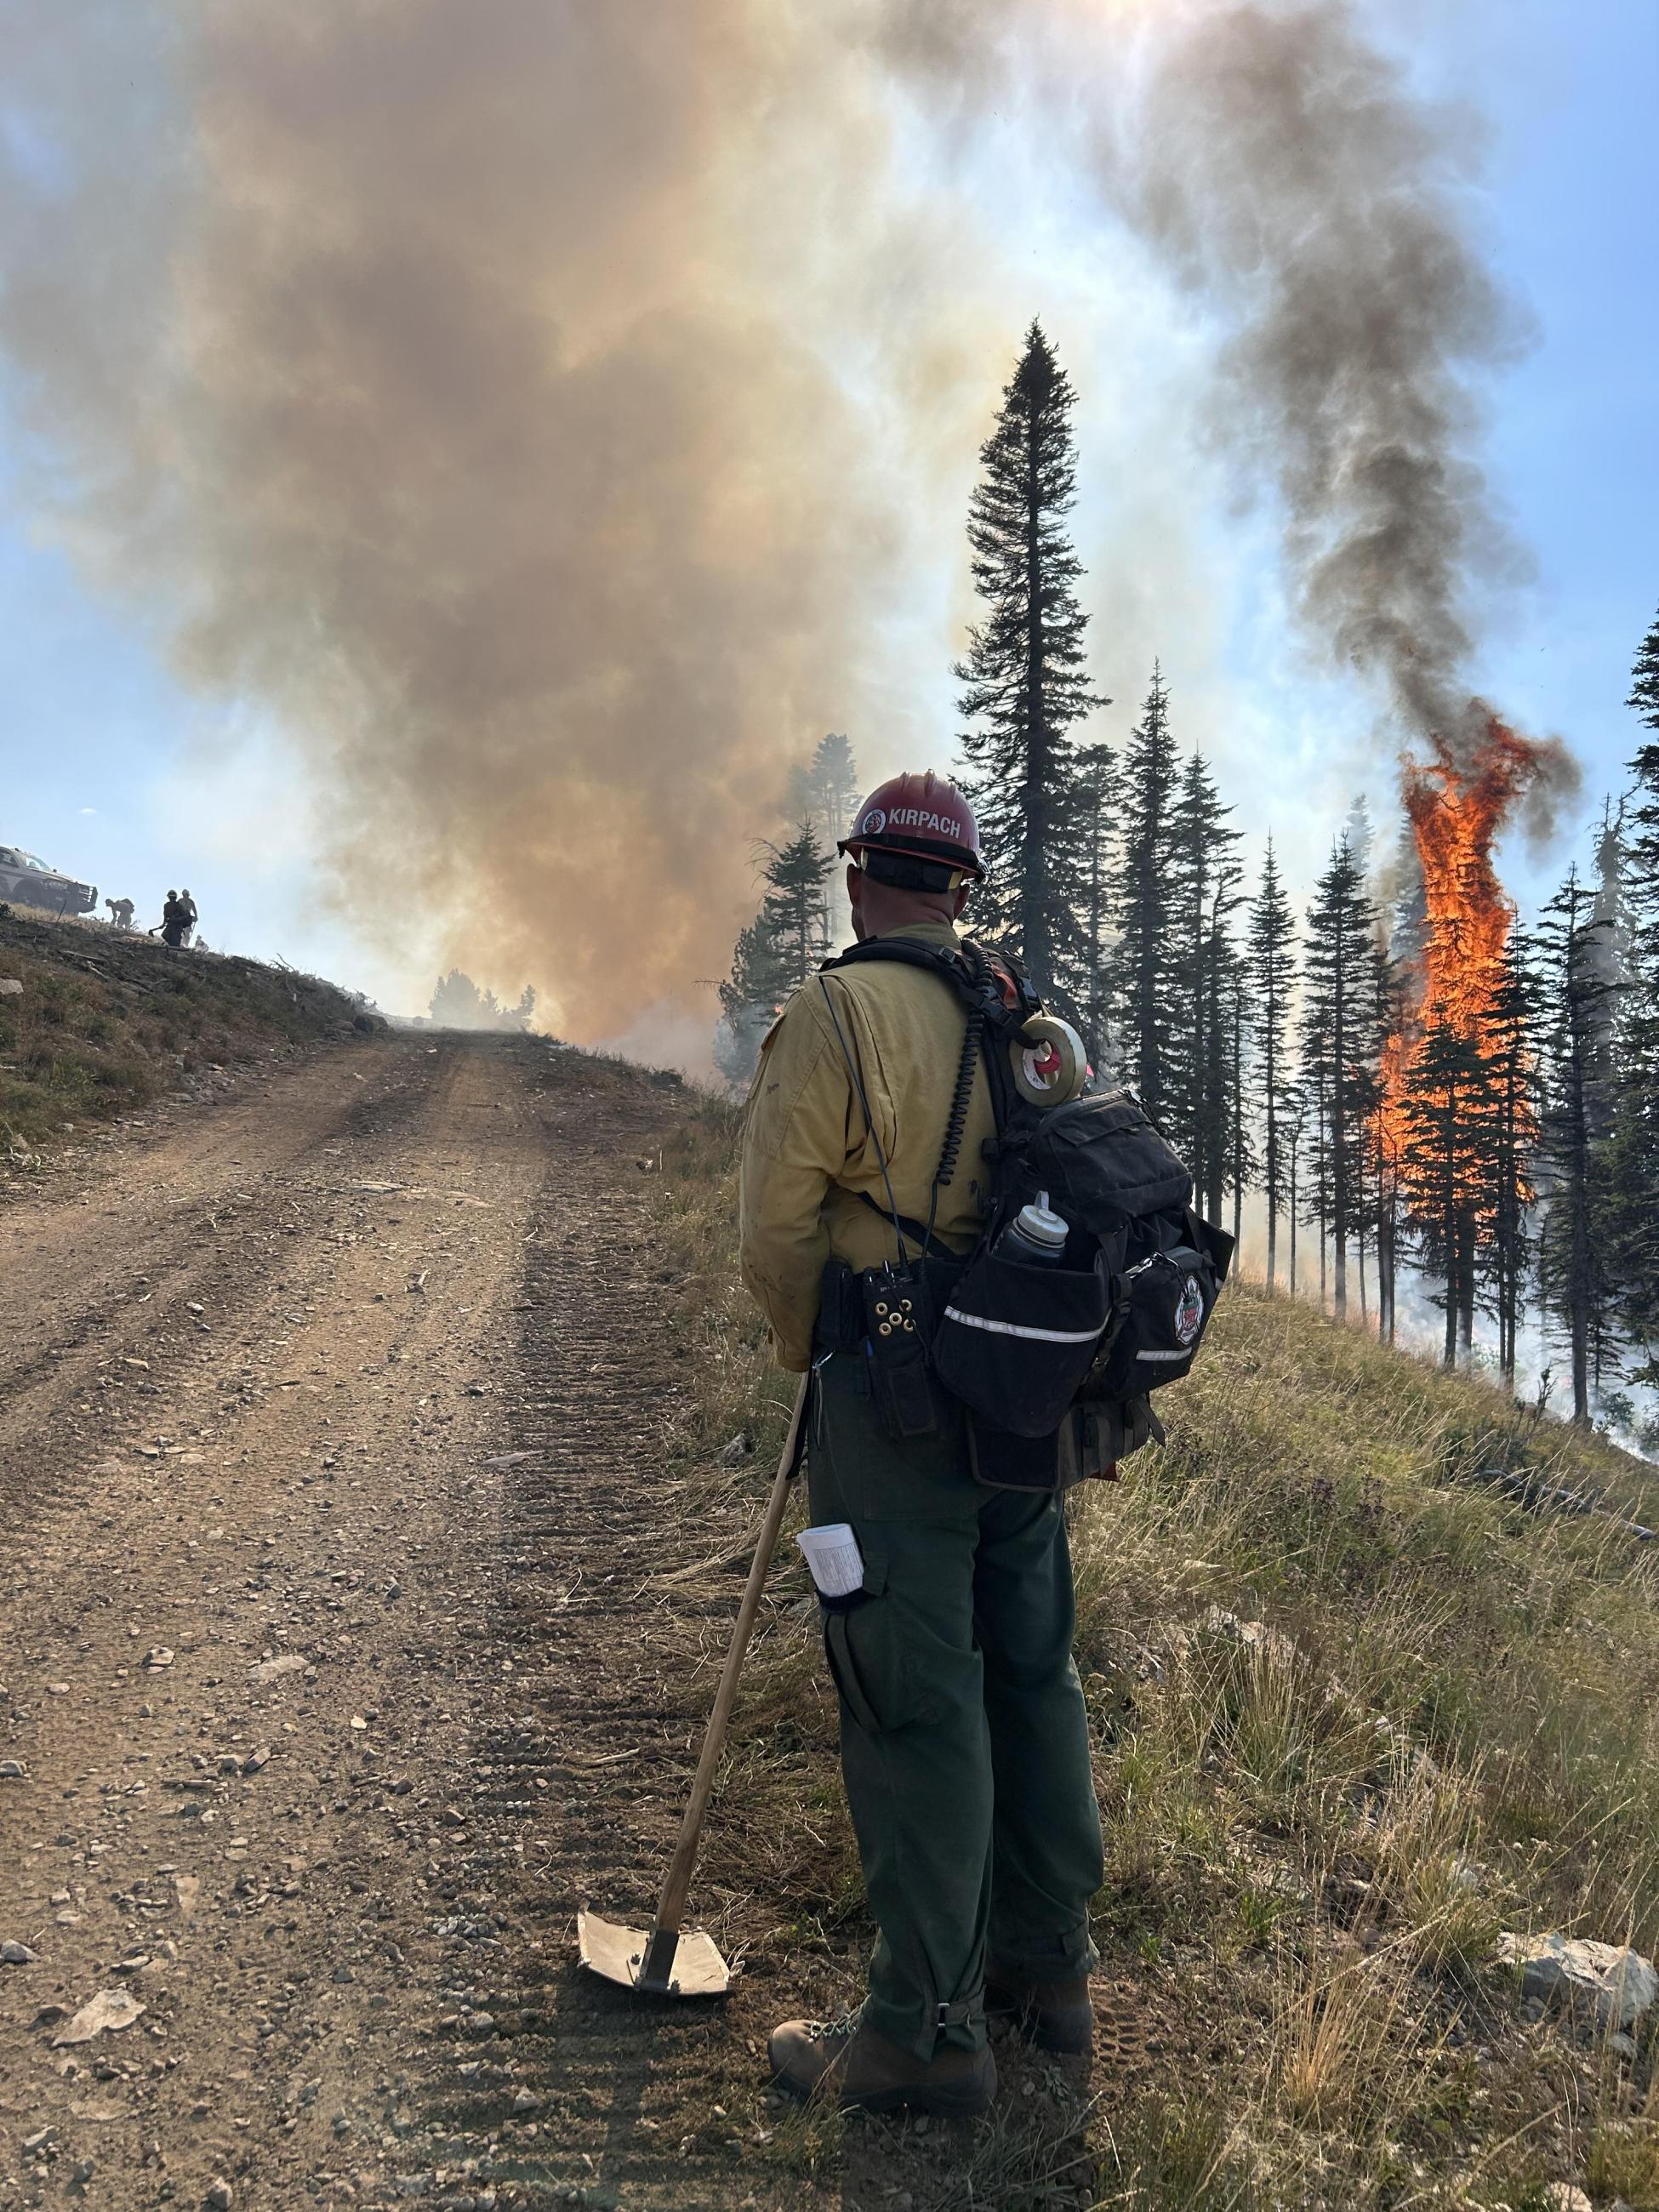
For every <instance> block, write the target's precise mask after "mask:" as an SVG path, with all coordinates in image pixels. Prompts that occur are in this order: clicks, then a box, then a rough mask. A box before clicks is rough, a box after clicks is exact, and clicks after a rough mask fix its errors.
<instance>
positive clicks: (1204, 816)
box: [1164, 752, 1243, 1219]
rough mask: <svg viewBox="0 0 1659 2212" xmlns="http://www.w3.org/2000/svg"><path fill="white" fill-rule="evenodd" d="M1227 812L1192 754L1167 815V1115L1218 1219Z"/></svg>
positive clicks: (1229, 991) (1226, 1148) (1223, 1112)
mask: <svg viewBox="0 0 1659 2212" xmlns="http://www.w3.org/2000/svg"><path fill="white" fill-rule="evenodd" d="M1231 811H1232V809H1231V807H1229V806H1224V805H1222V804H1221V796H1220V793H1218V791H1217V789H1216V787H1215V780H1214V778H1213V777H1212V775H1211V774H1210V770H1209V767H1208V765H1207V763H1206V761H1205V760H1204V757H1203V756H1202V755H1201V754H1200V753H1196V752H1195V753H1194V755H1193V756H1192V758H1191V759H1190V760H1189V761H1188V763H1187V765H1186V767H1185V769H1183V770H1182V775H1181V779H1180V781H1179V783H1178V784H1177V786H1176V792H1175V797H1174V801H1173V804H1172V805H1171V808H1170V867H1169V876H1170V883H1169V903H1170V915H1171V916H1172V917H1173V925H1172V928H1171V931H1170V951H1169V958H1168V960H1167V963H1166V966H1165V975H1166V978H1167V981H1166V985H1165V997H1166V999H1167V1000H1168V1002H1169V1006H1170V1069H1169V1079H1168V1082H1167V1085H1166V1090H1165V1097H1164V1120H1165V1121H1167V1123H1168V1124H1169V1127H1170V1131H1171V1133H1172V1134H1173V1135H1174V1136H1175V1138H1176V1149H1177V1150H1178V1151H1181V1152H1182V1153H1183V1155H1184V1157H1185V1158H1186V1160H1187V1163H1188V1166H1189V1167H1190V1168H1191V1169H1192V1170H1193V1177H1194V1182H1195V1184H1196V1186H1197V1190H1198V1194H1199V1200H1200V1205H1201V1206H1203V1207H1204V1209H1205V1211H1206V1212H1207V1213H1209V1214H1210V1215H1212V1217H1213V1218H1217V1219H1218V1218H1220V1214H1221V1197H1222V1186H1223V1184H1224V1182H1225V1181H1226V1180H1227V1175H1228V1166H1229V1154H1230V1152H1231V1142H1230V1139H1231V1134H1232V1128H1233V1117H1232V1115H1231V1110H1230V1092H1231V1088H1232V1084H1231V1066H1232V1060H1233V1045H1232V998H1233V987H1234V985H1235V983H1236V981H1237V976H1236V973H1235V970H1236V968H1237V957H1236V954H1235V951H1234V946H1233V941H1232V927H1233V917H1234V915H1235V914H1236V913H1237V909H1238V908H1239V906H1240V905H1241V904H1242V902H1243V899H1242V894H1241V892H1240V890H1239V883H1240V873H1241V872H1240V869H1239V866H1238V862H1237V858H1236V857H1235V855H1236V852H1237V846H1238V844H1239V842H1240V840H1239V835H1238V832H1237V830H1236V829H1231V828H1230V827H1229V826H1228V818H1227V817H1229V815H1230V814H1231ZM1241 1056H1242V1052H1241Z"/></svg>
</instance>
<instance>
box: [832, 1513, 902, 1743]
mask: <svg viewBox="0 0 1659 2212" xmlns="http://www.w3.org/2000/svg"><path fill="white" fill-rule="evenodd" d="M860 1545H861V1547H862V1548H863V1552H864V1591H863V1602H861V1603H860V1604H857V1605H854V1606H853V1607H850V1608H849V1609H848V1610H847V1611H845V1612H835V1613H829V1612H826V1613H824V1615H823V1653H824V1657H825V1659H826V1660H827V1661H828V1662H829V1675H830V1679H831V1680H832V1681H833V1682H834V1683H835V1686H836V1691H837V1692H838V1693H839V1695H840V1698H841V1701H842V1705H843V1706H844V1708H845V1709H846V1711H847V1712H848V1714H850V1715H851V1717H852V1718H853V1719H854V1721H855V1722H856V1723H858V1725H859V1727H860V1728H861V1729H864V1730H865V1731H866V1734H868V1735H886V1734H888V1733H889V1732H890V1731H891V1730H892V1729H901V1728H904V1727H906V1726H907V1725H908V1723H910V1722H912V1721H915V1720H920V1719H921V1717H923V1715H924V1713H925V1711H927V1698H926V1696H925V1694H924V1692H923V1690H922V1687H921V1683H920V1682H919V1680H918V1679H917V1674H916V1669H915V1667H914V1666H913V1665H908V1664H907V1663H906V1658H905V1653H904V1650H903V1647H902V1638H901V1635H900V1620H899V1616H898V1615H897V1614H896V1613H895V1611H894V1607H893V1601H892V1599H891V1598H890V1596H889V1595H887V1562H886V1560H885V1559H884V1558H883V1557H882V1556H881V1554H880V1553H879V1552H878V1551H877V1549H876V1548H875V1546H874V1544H873V1543H872V1541H871V1540H870V1539H869V1538H868V1537H867V1536H866V1535H865V1534H860Z"/></svg>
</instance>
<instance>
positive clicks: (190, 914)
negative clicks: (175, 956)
mask: <svg viewBox="0 0 1659 2212" xmlns="http://www.w3.org/2000/svg"><path fill="white" fill-rule="evenodd" d="M195 927H196V902H195V900H194V899H193V898H192V897H191V895H190V893H189V891H188V890H182V891H180V892H179V943H180V944H181V945H188V944H189V943H190V940H191V932H192V931H193V930H194V929H195Z"/></svg>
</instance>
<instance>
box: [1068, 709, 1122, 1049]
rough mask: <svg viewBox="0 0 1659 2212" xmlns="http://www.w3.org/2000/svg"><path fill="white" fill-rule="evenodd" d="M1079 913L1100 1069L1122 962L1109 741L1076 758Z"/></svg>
mask: <svg viewBox="0 0 1659 2212" xmlns="http://www.w3.org/2000/svg"><path fill="white" fill-rule="evenodd" d="M1076 790H1077V809H1078V853H1079V863H1080V865H1079V873H1078V882H1077V916H1078V921H1079V925H1080V927H1081V928H1082V931H1083V971H1082V977H1081V983H1080V987H1079V991H1078V994H1077V1003H1078V1012H1079V1015H1080V1016H1081V1023H1080V1026H1081V1029H1082V1032H1083V1042H1084V1043H1085V1045H1086V1046H1087V1047H1088V1049H1089V1059H1090V1062H1091V1065H1092V1066H1093V1067H1094V1068H1095V1070H1096V1072H1097V1073H1101V1072H1103V1070H1104V1069H1105V1067H1106V1066H1107V1064H1108V1061H1109V1058H1110V1057H1111V1055H1112V1042H1111V1031H1112V1022H1113V1015H1114V996H1113V986H1114V979H1115V972H1116V966H1117V963H1116V960H1115V957H1114V946H1115V930H1114V927H1113V923H1112V914H1113V903H1114V888H1115V872H1116V866H1117V848H1118V810H1119V805H1120V793H1121V778H1120V775H1119V773H1118V766H1117V757H1116V755H1115V753H1114V752H1113V750H1112V748H1111V747H1110V746H1109V745H1108V744H1095V745H1084V746H1082V747H1080V748H1079V752H1078V756H1077V780H1076Z"/></svg>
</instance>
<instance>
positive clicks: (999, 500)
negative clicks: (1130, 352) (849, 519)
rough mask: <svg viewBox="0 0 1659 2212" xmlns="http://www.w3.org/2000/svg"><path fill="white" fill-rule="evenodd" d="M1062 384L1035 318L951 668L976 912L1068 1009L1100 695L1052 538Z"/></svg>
mask: <svg viewBox="0 0 1659 2212" xmlns="http://www.w3.org/2000/svg"><path fill="white" fill-rule="evenodd" d="M1074 404H1076V395H1075V394H1074V393H1073V390H1072V386H1071V383H1070V380H1068V379H1067V377H1066V372H1065V371H1064V369H1062V368H1060V364H1059V362H1057V361H1056V360H1055V358H1054V349H1053V347H1052V346H1051V345H1050V344H1049V343H1048V339H1047V338H1046V337H1044V335H1043V333H1042V327H1041V325H1038V324H1037V323H1035V322H1034V323H1033V324H1032V325H1031V327H1030V330H1029V331H1027V333H1026V337H1025V351H1024V354H1023V355H1022V356H1021V358H1020V361H1019V364H1018V367H1017V368H1016V369H1015V371H1014V374H1013V377H1012V380H1011V381H1010V383H1009V384H1008V386H1007V387H1006V390H1005V392H1004V393H1003V396H1002V408H1001V411H1000V413H999V415H998V416H997V421H996V428H994V430H993V431H992V433H991V435H990V436H989V437H988V438H987V440H986V441H985V444H984V445H983V446H982V447H981V449H980V459H981V463H982V465H983V467H984V471H985V472H984V474H983V476H982V477H981V479H980V482H979V483H978V484H977V485H976V487H975V491H974V495H973V499H972V501H971V504H970V505H969V513H968V543H969V547H970V548H971V550H972V553H973V578H974V588H975V590H976V591H977V592H978V593H979V595H980V597H981V599H983V600H984V602H985V604H986V607H987V613H986V617H985V619H984V620H983V621H982V622H981V623H978V624H977V625H975V628H973V629H970V630H969V634H968V657H967V659H965V660H964V661H963V662H961V663H960V664H958V665H957V671H956V673H957V678H959V679H960V681H961V683H962V684H963V693H962V699H961V707H962V712H963V715H964V716H965V717H966V718H967V719H968V720H969V723H970V724H973V725H975V726H974V727H972V728H970V729H969V731H967V732H965V733H964V735H963V738H962V750H963V753H964V755H965V756H966V757H967V760H968V763H969V796H970V797H971V798H972V799H973V801H974V805H975V810H976V811H977V813H978V816H979V824H980V834H981V837H982V838H983V840H984V842H985V844H986V846H987V852H988V856H989V859H990V861H991V867H992V872H991V876H990V878H989V882H988V884H987V885H986V886H985V887H984V888H983V890H982V891H981V899H980V908H979V911H980V914H981V917H982V918H983V920H984V921H986V922H987V923H988V924H989V926H990V929H991V931H992V932H993V933H994V934H996V935H997V936H999V937H1000V938H1002V939H1004V940H1006V942H1007V943H1008V944H1009V945H1012V948H1013V950H1014V951H1016V952H1018V954H1019V956H1020V957H1021V958H1022V959H1023V960H1024V963H1025V965H1026V968H1027V969H1028V970H1029V971H1030V977H1031V981H1032V982H1033V983H1034V984H1035V985H1036V988H1037V990H1038V991H1039V992H1041V993H1042V995H1043V996H1044V997H1045V998H1048V997H1054V998H1057V999H1059V1000H1060V1001H1061V1002H1062V1003H1064V1004H1068V1005H1070V1006H1073V1008H1075V1007H1076V1006H1077V1005H1078V1001H1079V991H1080V987H1082V986H1083V984H1084V981H1085V974H1086V967H1087V961H1086V955H1085V945H1084V942H1083V933H1082V931H1081V929H1080V928H1079V923H1078V918H1077V915H1076V911H1075V908H1074V906H1073V896H1074V892H1075V887H1076V883H1077V878H1078V861H1079V818H1078V802H1077V792H1076V785H1075V780H1074V774H1073V756H1074V750H1075V748H1074V742H1073V738H1072V736H1071V732H1072V730H1073V727H1074V726H1075V725H1076V724H1077V723H1078V722H1079V721H1080V720H1082V719H1083V717H1084V716H1085V714H1089V713H1090V712H1091V710H1092V709H1093V708H1096V707H1101V706H1105V705H1107V704H1108V703H1109V702H1107V701H1106V700H1104V699H1103V698H1101V697H1100V696H1098V695H1097V693H1095V692H1094V691H1092V690H1091V689H1090V686H1089V679H1088V677H1087V675H1086V673H1085V668H1084V655H1083V637H1084V631H1085V629H1086V627H1087V624H1088V617H1087V616H1086V615H1085V613H1084V612H1083V611H1082V609H1081V607H1079V605H1078V600H1077V592H1076V585H1077V580H1078V578H1079V576H1080V575H1081V574H1082V573H1083V570H1082V565H1081V563H1080V562H1079V560H1078V558H1077V556H1076V555H1075V554H1074V553H1073V550H1072V545H1071V541H1070V539H1069V538H1067V536H1066V528H1065V518H1066V514H1067V513H1069V512H1070V510H1071V507H1072V505H1073V497H1074V490H1075V483H1076V467H1075V463H1074V460H1073V443H1072V426H1071V419H1070V418H1071V411H1072V409H1073V405H1074Z"/></svg>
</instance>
